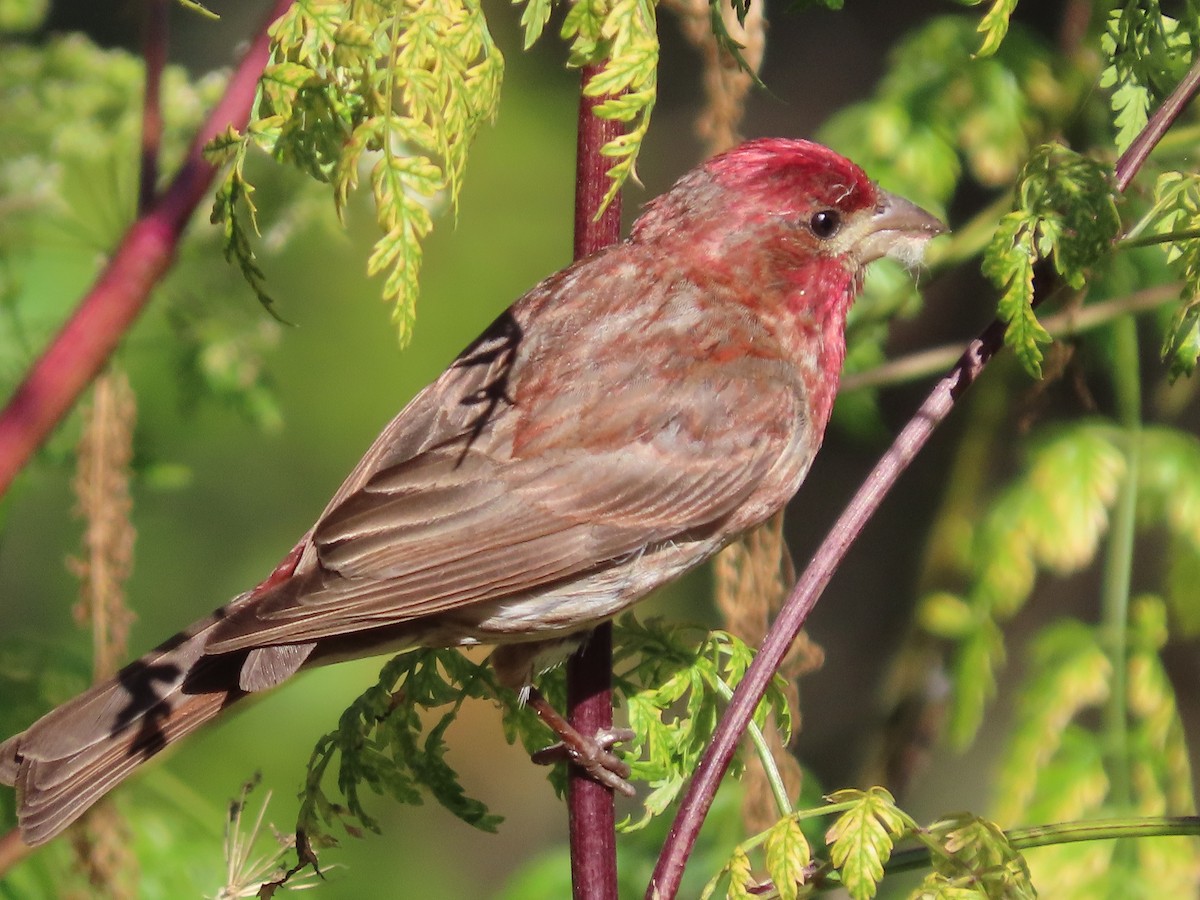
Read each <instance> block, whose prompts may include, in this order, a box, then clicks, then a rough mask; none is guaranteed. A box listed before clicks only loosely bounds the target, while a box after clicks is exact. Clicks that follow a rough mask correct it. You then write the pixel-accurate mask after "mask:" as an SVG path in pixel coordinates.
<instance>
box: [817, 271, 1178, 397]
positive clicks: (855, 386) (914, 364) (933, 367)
mask: <svg viewBox="0 0 1200 900" xmlns="http://www.w3.org/2000/svg"><path fill="white" fill-rule="evenodd" d="M1179 290H1180V285H1179V284H1177V283H1172V284H1163V285H1158V286H1156V287H1151V288H1146V289H1145V290H1141V291H1135V292H1134V293H1132V294H1129V295H1127V296H1124V297H1114V298H1113V299H1111V300H1102V301H1101V302H1099V303H1090V304H1088V305H1087V306H1083V307H1080V308H1078V309H1068V310H1064V311H1063V312H1060V313H1055V314H1054V315H1052V316H1047V317H1046V318H1044V319H1042V326H1043V327H1044V328H1045V329H1046V330H1047V331H1048V332H1050V335H1051V336H1052V337H1054V338H1055V339H1058V338H1069V337H1074V336H1076V335H1079V334H1083V333H1085V332H1088V331H1091V330H1093V329H1095V328H1099V327H1101V326H1103V325H1109V324H1111V323H1112V322H1113V321H1114V320H1116V319H1119V318H1121V317H1123V316H1129V315H1139V314H1141V313H1145V312H1150V311H1151V310H1155V309H1158V308H1159V307H1160V306H1162V305H1163V304H1164V303H1168V302H1170V301H1172V300H1176V299H1178V297H1179ZM961 354H962V344H944V345H943V346H941V347H931V348H929V349H928V350H920V351H918V352H916V353H911V354H909V355H908V356H901V357H897V358H896V359H891V360H888V361H887V362H885V363H883V364H882V365H879V366H876V367H875V368H873V369H867V370H866V371H865V372H854V373H852V374H850V375H846V376H844V377H843V378H842V382H841V387H840V390H841V391H842V392H847V393H848V392H849V391H857V390H861V389H863V388H876V387H888V386H890V385H895V384H906V383H907V382H910V381H917V380H919V379H921V378H926V377H928V376H930V375H935V374H937V373H938V372H944V371H946V369H947V368H949V367H950V366H952V365H954V361H955V360H956V359H958V357H959V356H960V355H961Z"/></svg>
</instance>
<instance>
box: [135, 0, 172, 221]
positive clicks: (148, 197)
mask: <svg viewBox="0 0 1200 900" xmlns="http://www.w3.org/2000/svg"><path fill="white" fill-rule="evenodd" d="M167 28H168V16H167V0H146V19H145V22H143V24H142V64H143V65H145V67H146V78H145V89H144V93H143V96H142V153H141V171H140V174H139V176H138V205H137V209H138V215H143V214H144V213H145V212H146V211H147V210H148V209H149V208H150V204H151V203H153V202H154V192H155V188H156V187H157V186H158V153H159V150H160V148H161V147H162V132H163V117H162V102H161V93H162V92H161V90H160V88H161V86H162V73H163V69H164V68H165V67H166V64H167V38H168V32H167Z"/></svg>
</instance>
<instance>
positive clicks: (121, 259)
mask: <svg viewBox="0 0 1200 900" xmlns="http://www.w3.org/2000/svg"><path fill="white" fill-rule="evenodd" d="M289 6H291V0H276V3H275V5H274V6H273V7H272V9H271V12H270V13H269V14H268V17H267V19H266V21H265V22H264V24H263V27H262V28H261V29H260V30H259V32H258V34H257V35H256V36H255V38H254V39H253V41H252V43H251V44H250V46H249V48H248V49H247V50H246V54H245V56H243V57H242V61H241V63H240V64H239V65H238V67H237V70H236V71H235V72H234V73H233V76H232V77H231V78H230V80H229V84H228V85H227V86H226V88H225V93H224V95H223V96H222V97H221V100H220V101H219V102H218V103H217V105H216V107H215V108H214V109H213V111H212V113H211V114H210V115H209V117H208V119H207V120H206V121H205V123H204V124H203V125H202V126H201V127H200V129H199V131H197V132H196V136H195V138H194V139H193V141H192V145H191V147H190V148H189V149H188V153H187V156H186V157H185V159H184V161H183V165H182V166H181V167H180V170H179V172H178V174H177V175H176V176H175V178H174V179H173V180H172V182H171V184H170V185H169V186H168V187H167V189H166V190H165V191H164V192H163V193H162V194H161V195H159V196H158V197H156V198H155V200H154V202H153V203H152V204H151V205H150V207H149V208H148V209H147V210H146V211H145V212H144V213H142V214H141V215H140V216H139V217H138V220H137V221H136V222H134V223H133V225H132V226H130V228H129V230H128V231H126V232H125V235H124V237H123V238H122V239H121V243H120V245H119V246H118V247H117V249H116V250H115V251H114V253H113V255H112V258H111V259H110V260H109V263H108V265H107V266H106V267H105V269H104V271H103V272H101V274H100V277H99V278H98V279H97V280H96V283H95V284H94V285H93V286H92V289H91V290H90V291H89V292H88V294H87V296H85V297H84V298H83V300H82V302H81V303H80V304H79V306H78V307H77V308H76V310H75V312H74V313H73V314H72V316H71V318H70V319H69V320H68V321H67V323H66V324H65V325H64V326H63V328H62V330H61V331H60V332H59V333H58V335H57V336H56V337H55V338H54V340H53V342H52V343H51V344H50V346H49V347H48V348H46V350H45V352H44V353H43V354H42V356H41V357H40V358H39V359H38V360H37V361H36V362H35V363H34V364H33V367H32V368H31V369H30V370H29V373H28V374H27V375H26V376H25V380H24V381H23V382H22V383H21V385H20V386H19V387H18V388H17V390H16V392H15V393H14V394H13V396H12V398H11V399H10V400H9V401H8V405H7V406H6V407H5V408H4V411H3V412H0V495H3V494H4V492H5V491H7V490H8V488H9V486H10V485H11V484H12V481H13V479H14V478H15V477H16V475H17V473H18V472H20V471H21V468H22V467H23V466H24V465H25V463H27V462H28V461H29V458H30V457H31V456H32V455H33V454H34V452H35V451H36V450H37V448H38V447H40V446H41V444H42V442H43V441H45V439H46V438H47V437H48V436H49V434H50V432H51V431H53V429H54V427H55V426H56V425H57V424H58V422H59V421H60V420H61V419H62V417H63V416H65V415H66V414H67V412H68V410H70V408H71V406H72V405H73V404H74V403H75V400H76V399H77V398H78V397H79V395H80V393H82V392H83V390H84V388H86V387H87V385H88V384H89V383H90V382H91V380H92V379H93V378H94V377H95V376H96V373H97V372H99V371H100V369H101V368H102V367H103V365H104V363H105V362H106V361H107V359H108V357H109V356H110V355H111V354H112V352H113V351H114V350H116V348H117V345H118V344H119V343H120V341H121V338H122V337H123V336H124V334H125V332H126V331H127V330H128V329H129V327H130V326H131V325H132V324H133V321H134V320H135V319H136V318H137V316H138V314H139V313H140V312H141V311H142V309H143V307H145V305H146V303H147V301H148V300H149V298H150V292H151V289H152V288H153V287H154V286H155V285H156V284H157V283H158V281H159V280H160V279H161V278H162V277H163V275H164V274H165V273H166V272H167V270H168V269H169V267H170V265H171V261H172V258H173V257H174V254H175V249H176V247H177V246H178V244H179V240H180V238H181V236H182V234H183V230H184V228H185V227H186V226H187V223H188V220H189V219H190V218H191V215H192V212H193V211H194V210H195V209H196V207H197V206H198V205H199V203H200V201H201V200H202V199H203V198H204V196H205V195H206V194H207V193H208V190H209V188H210V187H211V185H212V182H213V178H214V176H215V175H216V169H214V168H213V166H211V165H210V164H209V163H207V162H205V160H204V157H203V155H202V152H201V151H202V149H203V147H204V145H205V144H206V143H207V142H208V141H209V139H211V138H212V137H214V136H216V135H217V134H219V133H220V132H222V131H224V130H225V128H226V127H228V126H229V125H234V126H236V127H243V126H244V125H245V123H246V121H247V119H248V118H249V116H250V106H251V104H252V103H253V101H254V93H255V89H256V87H257V84H258V76H259V75H260V74H261V72H262V70H263V66H264V65H265V64H266V61H267V43H268V39H267V26H268V25H269V24H270V23H271V22H273V21H274V20H275V19H277V18H278V17H279V16H280V15H282V14H283V13H284V12H285V11H286V10H287V8H288V7H289Z"/></svg>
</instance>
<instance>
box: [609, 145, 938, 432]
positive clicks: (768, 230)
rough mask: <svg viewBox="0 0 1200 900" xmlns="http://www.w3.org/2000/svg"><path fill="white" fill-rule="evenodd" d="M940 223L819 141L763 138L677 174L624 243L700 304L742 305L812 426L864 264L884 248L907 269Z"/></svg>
mask: <svg viewBox="0 0 1200 900" xmlns="http://www.w3.org/2000/svg"><path fill="white" fill-rule="evenodd" d="M943 231H945V226H944V225H943V224H942V223H941V222H940V221H938V219H937V218H935V217H934V216H932V215H931V214H929V213H928V212H926V211H925V210H923V209H921V208H920V207H919V206H917V205H916V204H914V203H911V202H909V201H908V200H905V199H904V198H902V197H897V196H896V195H894V194H890V193H888V192H887V191H885V190H883V189H882V188H880V187H879V186H878V185H876V184H875V183H874V182H872V181H871V180H870V178H868V177H867V175H866V173H865V172H863V170H862V169H860V168H859V167H858V166H856V165H855V164H854V163H852V162H851V161H850V160H848V159H846V158H845V157H842V156H840V155H838V154H837V153H834V152H833V151H832V150H830V149H829V148H828V147H823V146H821V145H820V144H814V143H812V142H811V141H801V140H788V139H783V138H765V139H761V140H755V141H749V142H747V143H744V144H742V145H740V146H738V147H735V148H734V149H732V150H729V151H728V152H726V153H722V154H720V155H719V156H715V157H713V158H712V159H710V160H708V161H707V162H706V163H704V164H703V165H701V166H699V167H698V168H696V169H693V170H692V171H691V172H689V173H688V174H686V175H684V176H683V177H682V178H680V179H679V181H677V182H676V183H675V185H674V187H672V188H671V189H670V190H669V191H667V193H665V194H663V195H662V196H661V197H659V198H657V199H656V200H654V201H653V202H652V203H651V204H650V205H649V206H648V207H647V209H646V212H645V213H644V214H643V215H642V217H641V218H640V219H638V221H637V222H636V223H635V224H634V227H633V232H632V234H631V237H630V240H631V241H632V242H633V243H634V244H639V243H641V244H644V245H646V246H649V247H653V248H654V255H655V257H656V258H657V259H659V260H661V262H660V265H661V266H662V267H663V270H664V272H665V273H668V274H670V273H675V275H674V277H678V273H682V277H685V278H687V279H688V280H689V281H691V282H692V283H693V284H695V285H696V286H697V287H698V288H699V291H698V294H700V295H703V296H705V297H707V298H709V302H721V303H736V304H739V305H741V306H744V307H746V308H748V309H753V310H754V314H755V316H756V317H757V318H759V319H760V320H761V321H763V322H764V324H766V325H767V327H769V328H770V329H771V330H772V332H773V333H774V334H775V335H776V337H777V339H778V341H779V344H780V346H781V347H783V348H785V349H784V352H785V353H787V355H788V356H789V358H791V359H792V360H793V362H795V363H796V364H797V365H798V366H799V367H800V368H801V370H802V371H804V373H805V377H806V378H807V379H809V380H811V382H812V384H811V387H810V394H811V398H812V402H813V404H814V411H815V414H816V416H817V418H818V419H819V420H820V421H821V422H822V423H823V422H824V419H825V418H826V417H827V416H828V411H829V409H830V407H831V406H832V402H833V390H834V388H835V386H836V384H837V380H838V373H839V372H840V371H841V367H842V362H843V359H844V357H845V325H846V314H847V312H848V311H849V308H850V305H851V303H852V302H853V301H854V298H855V296H856V295H857V294H858V291H859V289H860V288H861V286H862V278H863V273H864V269H865V267H866V265H867V264H868V263H870V262H872V261H873V260H876V259H879V258H880V257H883V256H891V257H895V258H897V259H899V260H901V261H902V262H904V263H905V264H906V265H909V266H913V265H915V264H916V263H918V262H919V261H920V260H921V257H922V254H923V251H924V247H925V244H926V242H927V241H928V240H929V239H930V238H931V237H934V236H935V235H937V234H940V233H941V232H943Z"/></svg>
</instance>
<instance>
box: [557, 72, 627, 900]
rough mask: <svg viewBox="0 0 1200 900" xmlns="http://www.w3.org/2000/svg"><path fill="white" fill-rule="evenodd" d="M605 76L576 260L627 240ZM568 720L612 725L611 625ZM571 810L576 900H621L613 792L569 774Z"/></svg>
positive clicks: (581, 667) (596, 643)
mask: <svg viewBox="0 0 1200 900" xmlns="http://www.w3.org/2000/svg"><path fill="white" fill-rule="evenodd" d="M599 70H600V66H587V67H585V68H584V69H583V73H582V75H581V78H580V93H579V124H578V143H577V146H576V159H575V258H576V259H582V258H583V257H585V256H590V255H591V254H592V253H595V252H596V251H597V250H600V249H601V248H603V247H606V246H608V245H609V244H615V243H616V242H617V240H618V239H619V238H620V236H621V195H620V194H618V195H617V196H616V197H615V198H614V199H613V201H612V203H610V204H609V205H608V207H607V208H605V209H604V212H603V213H602V214H601V215H600V216H599V217H597V215H596V214H597V212H598V211H599V210H600V208H601V204H602V203H603V202H604V196H605V194H606V192H607V191H608V175H607V174H606V172H607V168H608V162H607V159H606V158H605V157H603V156H601V155H600V148H601V147H603V146H604V145H605V144H606V143H608V142H609V141H610V140H612V139H613V138H615V137H617V136H618V135H619V134H620V133H621V130H622V125H621V123H620V122H617V121H613V120H609V119H601V118H599V117H598V116H596V115H595V114H594V113H593V109H594V108H595V107H596V105H597V104H598V103H600V102H601V101H602V100H603V99H604V98H602V97H601V98H596V97H588V96H587V95H586V94H585V93H584V91H583V89H584V88H585V87H586V86H587V83H588V81H590V80H591V78H592V77H593V76H594V75H595V74H596V73H597V72H598V71H599ZM567 717H568V720H569V721H570V723H571V725H572V726H574V727H575V729H576V730H577V731H579V732H580V733H581V734H584V735H594V734H598V733H599V732H600V731H601V730H602V729H607V728H610V727H611V726H612V625H610V624H607V623H605V624H604V625H601V626H600V627H599V628H597V629H596V630H595V631H594V632H592V634H591V636H590V637H589V638H588V640H587V642H586V643H585V644H584V646H583V648H582V649H581V650H579V651H578V652H577V653H575V654H574V655H573V656H572V657H571V659H570V661H569V662H568V664H567ZM567 808H568V815H569V817H570V835H571V884H572V890H573V895H574V897H575V898H576V900H584V898H587V900H604V898H613V900H616V896H617V843H616V811H615V808H614V806H613V795H612V790H611V789H609V788H607V787H605V786H604V785H602V784H600V783H599V782H597V781H593V780H592V779H591V778H590V777H588V776H587V775H586V774H585V773H584V772H583V771H582V770H580V769H577V768H576V767H574V766H570V767H568V779H567Z"/></svg>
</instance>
